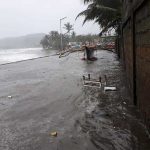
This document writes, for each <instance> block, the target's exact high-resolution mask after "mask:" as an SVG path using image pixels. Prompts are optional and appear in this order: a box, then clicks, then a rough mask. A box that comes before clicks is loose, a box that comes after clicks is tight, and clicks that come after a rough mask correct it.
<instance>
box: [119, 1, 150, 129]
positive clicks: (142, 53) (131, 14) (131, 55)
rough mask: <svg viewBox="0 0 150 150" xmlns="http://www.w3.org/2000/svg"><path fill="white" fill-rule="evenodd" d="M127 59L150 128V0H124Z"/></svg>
mask: <svg viewBox="0 0 150 150" xmlns="http://www.w3.org/2000/svg"><path fill="white" fill-rule="evenodd" d="M122 38H123V39H122V40H123V43H122V44H123V48H122V49H121V51H120V57H121V59H122V60H123V62H124V66H125V70H126V75H127V79H128V85H129V89H130V93H131V96H132V98H133V103H134V104H135V105H136V106H137V107H138V108H139V110H140V112H141V115H142V118H143V121H144V122H145V124H146V125H147V127H148V129H149V131H150V0H123V26H122Z"/></svg>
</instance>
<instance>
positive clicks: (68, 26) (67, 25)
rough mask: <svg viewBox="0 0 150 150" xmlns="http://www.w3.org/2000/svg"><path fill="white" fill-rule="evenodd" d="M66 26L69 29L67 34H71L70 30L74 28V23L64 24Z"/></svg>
mask: <svg viewBox="0 0 150 150" xmlns="http://www.w3.org/2000/svg"><path fill="white" fill-rule="evenodd" d="M64 28H65V29H66V30H67V32H66V34H69V35H70V31H72V30H73V25H71V24H70V23H69V22H68V23H66V24H64Z"/></svg>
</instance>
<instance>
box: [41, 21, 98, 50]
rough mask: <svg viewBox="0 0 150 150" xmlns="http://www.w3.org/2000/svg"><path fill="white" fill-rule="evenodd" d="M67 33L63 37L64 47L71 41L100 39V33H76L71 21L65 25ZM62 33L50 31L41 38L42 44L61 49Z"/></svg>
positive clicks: (46, 47)
mask: <svg viewBox="0 0 150 150" xmlns="http://www.w3.org/2000/svg"><path fill="white" fill-rule="evenodd" d="M64 28H65V30H66V33H64V34H62V39H63V48H65V47H66V46H67V45H68V44H69V42H82V43H85V42H87V41H88V42H93V41H94V40H95V39H98V38H99V37H98V35H92V34H88V35H76V33H75V32H74V31H73V25H71V24H70V23H69V22H68V23H67V24H65V25H64ZM60 40H61V34H60V33H59V32H58V31H50V32H49V33H48V34H46V35H45V36H44V38H43V39H42V40H41V42H40V44H41V45H42V47H43V48H44V49H56V50H59V49H61V44H60V43H61V41H60Z"/></svg>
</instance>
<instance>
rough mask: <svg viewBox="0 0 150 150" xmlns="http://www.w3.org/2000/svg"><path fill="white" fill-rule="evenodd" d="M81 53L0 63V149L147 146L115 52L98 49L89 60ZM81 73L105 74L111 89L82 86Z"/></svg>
mask: <svg viewBox="0 0 150 150" xmlns="http://www.w3.org/2000/svg"><path fill="white" fill-rule="evenodd" d="M81 57H82V54H80V53H73V54H70V55H69V56H67V57H62V58H58V56H50V57H47V58H40V59H36V60H29V61H24V62H19V63H12V64H7V65H1V66H0V86H1V88H0V150H97V149H100V150H150V141H149V138H148V134H147V132H146V129H145V128H144V126H143V124H142V122H141V120H140V119H139V117H138V116H139V115H138V112H136V111H134V110H135V108H134V106H133V105H132V103H131V102H130V101H131V100H130V97H129V95H128V92H127V88H126V83H125V77H124V73H123V69H122V67H121V65H120V63H119V61H118V60H117V56H116V55H115V54H114V53H112V52H107V51H102V50H101V51H99V52H98V54H97V57H98V60H97V61H95V62H86V61H82V60H81V59H80V58H81ZM87 73H91V74H92V77H93V78H98V76H99V75H101V76H102V81H103V80H104V78H103V77H104V75H107V77H108V85H111V86H116V87H117V91H113V92H104V90H103V88H102V89H95V88H88V87H86V88H85V87H83V85H82V80H81V79H82V75H86V74H87ZM8 96H12V97H8ZM54 131H56V132H57V133H58V136H57V137H52V136H51V135H50V134H51V132H54Z"/></svg>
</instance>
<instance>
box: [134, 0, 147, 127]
mask: <svg viewBox="0 0 150 150" xmlns="http://www.w3.org/2000/svg"><path fill="white" fill-rule="evenodd" d="M135 51H136V89H137V94H136V95H137V103H138V106H139V108H140V110H141V112H142V114H143V115H144V121H145V122H146V124H147V125H148V126H149V125H150V1H147V2H146V3H145V4H144V5H143V6H142V7H141V8H140V9H139V10H138V11H137V12H136V14H135Z"/></svg>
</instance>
